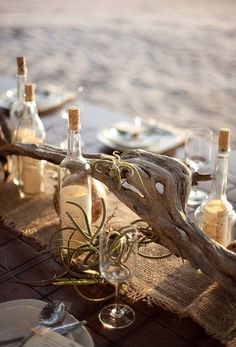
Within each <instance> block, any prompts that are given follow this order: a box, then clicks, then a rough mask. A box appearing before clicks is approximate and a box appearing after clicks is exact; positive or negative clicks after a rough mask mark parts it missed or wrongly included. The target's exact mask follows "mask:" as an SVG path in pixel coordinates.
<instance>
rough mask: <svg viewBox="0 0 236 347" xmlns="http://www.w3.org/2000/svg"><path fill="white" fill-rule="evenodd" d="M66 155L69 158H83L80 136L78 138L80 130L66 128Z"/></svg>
mask: <svg viewBox="0 0 236 347" xmlns="http://www.w3.org/2000/svg"><path fill="white" fill-rule="evenodd" d="M67 157H69V158H73V159H75V158H78V159H81V158H83V156H82V151H81V138H80V130H79V129H76V130H70V129H68V149H67Z"/></svg>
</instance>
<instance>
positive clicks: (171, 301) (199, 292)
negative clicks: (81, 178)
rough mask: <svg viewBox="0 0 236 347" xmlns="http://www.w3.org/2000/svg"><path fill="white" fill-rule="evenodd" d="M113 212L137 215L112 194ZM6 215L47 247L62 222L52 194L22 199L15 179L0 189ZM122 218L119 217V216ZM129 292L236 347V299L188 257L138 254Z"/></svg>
mask: <svg viewBox="0 0 236 347" xmlns="http://www.w3.org/2000/svg"><path fill="white" fill-rule="evenodd" d="M107 206H109V211H108V214H109V213H111V212H112V211H113V209H114V208H115V206H118V210H117V215H118V216H120V217H121V218H122V219H123V220H124V219H125V223H128V222H130V221H132V220H134V219H135V215H134V214H133V213H132V212H130V211H129V210H128V209H127V208H126V207H125V206H124V205H122V204H121V203H119V202H118V200H117V199H115V198H114V197H113V196H109V203H108V204H107ZM0 216H1V217H2V219H3V220H4V222H5V223H6V224H8V225H11V226H14V229H15V230H16V231H17V232H19V233H22V234H24V235H25V236H27V237H32V238H34V239H35V240H36V241H37V242H39V243H40V244H41V245H42V246H46V245H47V243H48V240H49V239H50V236H51V235H52V233H53V232H55V231H56V230H58V227H59V220H58V217H57V215H56V213H55V211H54V208H53V203H52V195H44V196H40V197H37V198H34V199H28V200H21V199H20V198H19V195H18V193H17V190H16V188H15V187H13V184H12V183H6V184H4V185H2V186H1V188H0ZM118 218H119V217H118ZM167 251H168V250H166V249H165V248H163V247H161V246H159V245H152V246H149V247H148V248H146V249H145V253H147V254H152V255H162V254H165V253H166V252H167ZM127 295H128V296H129V297H130V298H132V299H133V300H140V299H145V300H147V301H148V302H151V303H155V304H157V305H160V306H162V307H164V308H167V309H169V310H170V311H172V312H175V313H178V314H179V315H180V316H183V317H185V316H190V317H192V318H193V319H194V320H195V321H196V322H197V323H199V324H200V325H201V326H202V327H203V328H205V330H206V332H207V333H208V334H210V335H212V336H214V337H215V338H218V339H219V340H221V341H222V342H223V343H226V344H227V346H228V347H233V346H236V298H235V297H233V296H232V295H230V294H229V293H226V292H225V291H224V290H223V289H222V288H221V287H220V286H219V285H218V284H217V283H214V282H213V281H212V280H211V279H210V278H209V277H207V276H206V275H204V274H203V273H201V272H200V271H197V270H196V269H193V268H192V267H191V266H190V265H189V263H188V262H187V261H182V260H181V259H180V258H177V257H175V256H170V257H168V258H165V259H161V260H150V259H146V258H142V257H138V263H137V271H136V275H135V277H134V278H133V279H132V286H131V287H130V286H129V287H127Z"/></svg>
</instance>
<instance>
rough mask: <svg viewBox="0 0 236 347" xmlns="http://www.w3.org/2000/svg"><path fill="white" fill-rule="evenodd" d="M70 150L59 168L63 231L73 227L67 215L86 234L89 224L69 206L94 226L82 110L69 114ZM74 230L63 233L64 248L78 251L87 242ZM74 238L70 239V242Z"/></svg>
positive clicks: (74, 108) (72, 110)
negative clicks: (82, 148) (83, 136)
mask: <svg viewBox="0 0 236 347" xmlns="http://www.w3.org/2000/svg"><path fill="white" fill-rule="evenodd" d="M68 117H69V126H68V150H67V156H66V158H65V159H64V160H63V161H62V162H61V164H60V167H59V201H60V220H61V227H62V228H67V227H74V225H73V223H72V222H71V220H70V218H69V217H68V214H70V215H71V216H72V217H73V218H75V220H76V222H77V223H78V224H79V226H80V228H81V229H83V230H85V231H87V226H86V220H85V218H84V215H83V212H82V211H81V209H80V208H79V207H77V206H75V205H73V204H70V203H68V202H72V203H75V204H77V205H79V206H81V207H82V208H83V209H84V211H85V213H86V215H87V218H88V222H89V224H90V225H91V221H92V182H91V176H90V171H91V168H90V164H89V162H88V161H87V160H86V159H85V158H84V157H83V155H82V151H81V139H80V130H81V124H80V110H79V109H78V108H77V107H70V108H69V110H68ZM72 232H73V231H72V230H69V229H67V230H63V231H62V245H63V246H64V247H70V248H77V247H78V246H79V245H80V244H81V242H82V243H83V242H84V241H85V238H84V237H83V235H81V233H80V232H78V231H75V233H74V234H73V236H72ZM70 238H71V239H70Z"/></svg>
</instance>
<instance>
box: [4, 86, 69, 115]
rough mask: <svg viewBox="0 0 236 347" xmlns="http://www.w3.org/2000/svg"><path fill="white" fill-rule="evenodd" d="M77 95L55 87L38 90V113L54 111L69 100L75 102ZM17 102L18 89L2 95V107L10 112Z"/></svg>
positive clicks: (9, 90)
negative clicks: (13, 104)
mask: <svg viewBox="0 0 236 347" xmlns="http://www.w3.org/2000/svg"><path fill="white" fill-rule="evenodd" d="M74 98H75V93H70V92H68V91H64V92H61V91H60V90H56V88H54V87H53V86H49V87H48V88H47V87H43V88H39V89H37V88H36V103H37V107H38V111H39V112H41V113H43V112H48V111H50V110H52V109H55V108H57V107H60V106H62V105H63V104H64V103H65V102H66V101H67V100H73V99H74ZM15 100H16V89H14V88H13V89H8V90H7V91H5V92H3V93H2V94H0V107H2V108H5V109H7V110H9V109H10V108H11V104H12V103H13V101H15Z"/></svg>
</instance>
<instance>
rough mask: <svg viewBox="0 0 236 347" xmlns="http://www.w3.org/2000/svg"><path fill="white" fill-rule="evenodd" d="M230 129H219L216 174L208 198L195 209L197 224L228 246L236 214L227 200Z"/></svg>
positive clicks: (210, 235)
mask: <svg viewBox="0 0 236 347" xmlns="http://www.w3.org/2000/svg"><path fill="white" fill-rule="evenodd" d="M229 136H230V131H229V129H225V128H222V129H220V131H219V137H218V148H217V153H216V160H215V169H214V175H213V179H212V184H211V190H210V194H209V197H208V199H207V200H206V201H205V202H203V203H202V204H201V205H200V206H199V207H198V208H197V209H196V211H195V220H196V223H197V225H198V226H199V227H200V228H201V229H202V230H203V231H204V232H205V233H206V234H207V235H208V236H209V237H211V238H212V239H214V240H215V241H217V242H219V243H220V244H222V245H223V246H227V245H228V244H229V243H230V242H231V241H232V240H233V239H234V227H235V220H236V214H235V211H234V209H233V206H232V205H231V203H230V202H229V201H228V200H227V196H226V188H227V176H228V161H229V153H230V148H229Z"/></svg>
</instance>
